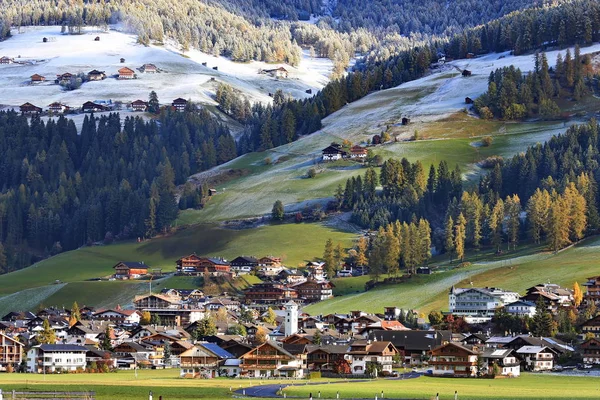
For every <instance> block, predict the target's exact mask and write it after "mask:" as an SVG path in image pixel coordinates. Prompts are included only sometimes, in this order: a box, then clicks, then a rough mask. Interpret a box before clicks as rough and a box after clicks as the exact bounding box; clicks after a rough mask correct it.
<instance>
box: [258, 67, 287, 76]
mask: <svg viewBox="0 0 600 400" xmlns="http://www.w3.org/2000/svg"><path fill="white" fill-rule="evenodd" d="M261 73H263V74H267V75H271V76H272V77H273V78H287V77H288V76H289V72H288V70H287V69H285V68H283V67H279V68H273V69H263V70H261Z"/></svg>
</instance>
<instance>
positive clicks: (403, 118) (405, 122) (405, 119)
mask: <svg viewBox="0 0 600 400" xmlns="http://www.w3.org/2000/svg"><path fill="white" fill-rule="evenodd" d="M408 124H410V118H406V117H402V125H408Z"/></svg>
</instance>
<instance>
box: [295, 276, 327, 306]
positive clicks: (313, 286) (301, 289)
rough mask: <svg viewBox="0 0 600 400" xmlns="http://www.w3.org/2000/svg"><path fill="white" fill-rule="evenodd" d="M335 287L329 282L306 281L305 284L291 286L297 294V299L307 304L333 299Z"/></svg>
mask: <svg viewBox="0 0 600 400" xmlns="http://www.w3.org/2000/svg"><path fill="white" fill-rule="evenodd" d="M334 287H335V285H334V284H333V283H331V282H329V281H317V280H315V279H308V280H307V281H305V282H302V283H299V284H297V285H294V286H292V288H294V289H296V291H297V292H298V297H299V298H301V299H304V301H305V302H307V303H312V302H315V301H321V300H327V299H331V298H333V288H334Z"/></svg>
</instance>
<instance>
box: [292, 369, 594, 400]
mask: <svg viewBox="0 0 600 400" xmlns="http://www.w3.org/2000/svg"><path fill="white" fill-rule="evenodd" d="M599 387H600V378H598V377H574V376H557V375H538V374H527V373H526V374H523V375H521V377H519V378H512V379H464V378H455V379H452V378H431V377H424V376H423V377H420V378H417V379H408V380H377V381H371V382H361V383H358V382H356V383H354V382H350V383H339V384H332V385H327V384H325V385H316V386H306V387H305V386H297V387H288V388H286V389H285V392H286V393H287V395H288V396H290V397H291V396H300V397H301V398H308V395H309V394H310V393H312V394H313V397H315V398H316V393H318V392H319V391H320V392H321V398H326V399H335V398H336V393H337V392H338V391H339V393H340V398H341V399H349V398H371V399H373V398H375V396H376V395H377V396H378V398H380V396H381V391H383V393H384V398H396V399H398V398H401V399H435V396H436V394H438V393H439V399H440V400H450V399H454V392H455V391H457V392H458V398H459V399H460V400H487V399H490V400H491V399H498V400H500V399H502V400H509V399H515V400H517V399H523V400H524V399H527V400H545V399H560V400H569V399H573V400H575V399H582V400H583V399H585V400H591V399H598V398H599V397H600V389H599Z"/></svg>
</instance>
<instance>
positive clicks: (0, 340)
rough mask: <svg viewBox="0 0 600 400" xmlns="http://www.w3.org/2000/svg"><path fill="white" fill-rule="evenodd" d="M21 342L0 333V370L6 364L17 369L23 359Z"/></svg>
mask: <svg viewBox="0 0 600 400" xmlns="http://www.w3.org/2000/svg"><path fill="white" fill-rule="evenodd" d="M23 348H24V346H23V344H22V343H21V342H19V341H18V340H16V339H13V338H11V337H8V336H6V335H4V334H3V333H0V371H6V369H7V368H8V366H11V367H12V368H13V369H17V368H18V367H19V364H21V362H22V361H23Z"/></svg>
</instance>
